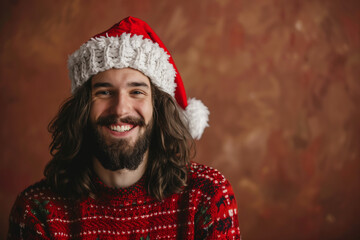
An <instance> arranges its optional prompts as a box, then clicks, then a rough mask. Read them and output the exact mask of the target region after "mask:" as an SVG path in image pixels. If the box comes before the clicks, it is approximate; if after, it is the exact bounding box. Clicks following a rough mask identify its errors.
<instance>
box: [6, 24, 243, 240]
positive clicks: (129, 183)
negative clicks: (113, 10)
mask: <svg viewBox="0 0 360 240" xmlns="http://www.w3.org/2000/svg"><path fill="white" fill-rule="evenodd" d="M68 67H69V72H70V74H69V76H70V79H71V81H72V96H71V97H70V98H69V99H68V100H67V101H66V102H65V103H64V104H63V106H62V107H61V109H60V110H59V113H58V114H57V116H56V117H55V118H54V119H53V121H52V122H51V123H50V125H49V131H50V132H51V133H52V138H53V140H52V143H51V145H50V147H51V154H52V156H53V159H52V160H51V161H50V162H49V163H48V165H47V166H46V168H45V171H44V175H45V178H44V179H43V180H41V181H40V182H38V183H35V184H34V185H32V186H30V187H28V188H27V189H25V190H24V191H23V192H22V193H21V194H20V195H19V196H18V198H17V199H16V202H15V204H14V206H13V209H12V212H11V215H10V226H9V233H8V239H138V240H141V239H143V240H145V239H240V230H239V224H238V219H237V207H236V201H235V198H234V193H233V190H232V188H231V186H230V184H229V182H228V181H227V180H226V179H225V178H224V176H223V175H221V173H219V172H218V171H217V170H215V169H213V168H210V167H207V166H204V165H201V164H197V163H195V162H193V161H191V158H192V157H193V155H194V154H193V153H194V140H193V139H199V138H200V137H201V135H202V133H203V131H204V128H205V127H207V126H208V124H207V122H208V114H209V112H208V109H207V108H206V107H205V106H204V105H203V104H202V102H201V101H199V100H196V99H189V100H188V99H187V98H186V94H185V90H184V86H183V83H182V80H181V77H180V74H179V72H178V71H177V68H176V66H175V63H174V61H173V59H172V57H171V55H170V53H169V52H168V50H167V49H166V47H165V46H164V44H163V43H162V42H161V41H160V39H159V38H158V36H157V35H156V34H155V33H154V32H153V30H152V29H151V28H150V27H149V26H148V25H147V24H146V23H145V22H143V21H142V20H140V19H137V18H133V17H128V18H125V19H124V20H122V21H121V22H119V23H117V24H115V25H114V26H113V27H111V28H110V29H108V30H107V31H105V32H103V33H100V34H98V35H96V36H94V37H93V38H91V39H90V40H89V41H88V42H86V43H85V44H83V45H82V46H81V47H80V49H79V50H77V51H75V52H74V53H73V54H72V55H71V56H70V57H69V62H68Z"/></svg>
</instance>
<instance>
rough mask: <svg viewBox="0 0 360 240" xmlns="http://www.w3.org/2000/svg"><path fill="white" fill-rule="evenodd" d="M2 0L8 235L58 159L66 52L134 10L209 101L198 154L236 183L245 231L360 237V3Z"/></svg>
mask: <svg viewBox="0 0 360 240" xmlns="http://www.w3.org/2000/svg"><path fill="white" fill-rule="evenodd" d="M0 4H1V5H0V6H1V10H0V11H1V15H0V32H1V34H0V42H1V46H0V53H1V56H0V90H1V94H0V104H1V105H0V106H1V117H0V148H1V150H0V211H1V215H0V238H3V236H5V232H6V230H7V221H8V220H7V218H8V214H9V211H10V208H11V205H12V203H13V201H14V199H15V197H16V195H17V194H18V193H19V192H20V191H21V190H23V189H24V187H25V186H27V185H29V184H31V183H33V182H34V181H36V180H38V179H40V178H41V177H42V170H43V167H44V166H45V164H46V162H47V161H48V160H49V159H50V155H49V153H48V144H49V143H50V136H49V134H48V133H47V130H46V126H47V124H48V122H49V121H50V120H51V118H52V117H53V116H54V114H55V113H56V112H57V110H58V107H59V104H60V103H61V102H62V101H63V100H64V99H65V98H66V97H67V96H69V91H70V83H69V80H68V78H67V70H66V59H67V56H68V55H69V54H70V53H72V52H73V51H74V50H76V49H77V48H78V47H79V46H80V44H82V43H83V42H84V41H86V40H87V39H88V38H89V37H91V36H92V35H94V34H96V33H98V32H100V31H103V30H105V29H106V28H108V27H110V26H111V25H112V24H113V23H115V22H116V21H119V20H120V19H122V18H124V17H126V16H128V15H133V16H135V17H140V18H142V19H144V20H146V21H147V22H148V23H149V24H150V26H152V27H153V28H154V29H155V31H156V32H157V33H158V35H159V36H160V37H161V38H162V40H163V42H164V43H165V44H166V45H167V47H168V48H169V49H170V51H171V52H172V54H173V57H174V59H175V62H176V63H177V66H178V68H179V70H180V72H181V74H182V77H183V79H184V84H185V87H186V89H187V91H188V94H189V95H190V96H196V97H197V98H199V99H201V100H203V102H204V103H205V104H206V105H207V106H208V107H209V108H210V110H211V116H210V125H211V127H210V128H208V129H207V130H206V132H205V134H204V136H203V138H202V140H201V141H199V142H198V154H197V159H196V160H197V161H198V162H201V163H207V164H208V165H211V166H213V167H216V168H218V169H219V170H220V171H221V172H222V173H223V174H224V175H225V176H226V177H227V178H228V179H229V180H230V182H231V183H232V185H233V188H234V190H235V192H236V197H237V201H238V207H239V220H240V224H241V230H242V234H243V239H245V240H252V239H359V238H360V230H359V229H360V220H359V217H360V207H359V203H360V191H359V190H360V177H359V176H360V174H359V173H360V149H359V146H360V124H359V123H360V111H359V107H358V105H359V103H360V79H359V77H360V49H359V48H360V24H359V23H360V4H359V1H357V0H347V1H345V0H342V1H340V0H301V1H300V0H196V1H193V0H182V1H166V0H164V1H150V0H144V1H120V0H114V1H95V0H88V1H85V0H84V1H79V0H69V1H45V0H34V1H31V4H30V3H29V1H24V0H16V1H15V0H11V1H10V0H7V1H6V0H5V1H4V0H3V1H1V3H0Z"/></svg>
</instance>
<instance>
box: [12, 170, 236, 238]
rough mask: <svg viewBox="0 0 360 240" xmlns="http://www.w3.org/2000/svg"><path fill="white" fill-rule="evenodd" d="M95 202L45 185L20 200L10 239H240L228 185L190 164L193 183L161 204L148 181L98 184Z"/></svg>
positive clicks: (213, 172) (218, 176) (33, 188)
mask: <svg viewBox="0 0 360 240" xmlns="http://www.w3.org/2000/svg"><path fill="white" fill-rule="evenodd" d="M94 184H95V185H96V187H97V188H98V189H99V194H97V195H98V196H100V197H98V198H97V199H93V198H91V197H87V198H84V199H79V200H74V199H69V198H64V197H61V196H60V195H59V194H58V193H56V192H54V191H53V190H52V189H51V188H50V187H49V186H48V185H47V184H46V182H45V181H44V180H42V181H40V182H38V183H36V184H34V185H32V186H30V187H29V188H27V189H26V190H25V191H24V192H22V193H21V194H20V195H19V196H18V197H17V199H16V202H15V204H14V206H13V209H12V211H11V215H10V226H9V233H8V239H136V240H150V239H240V229H239V223H238V218H237V208H236V202H235V198H234V194H233V191H232V188H231V186H230V184H229V182H228V181H227V180H226V179H225V178H224V176H223V175H221V174H220V173H219V172H218V171H217V170H215V169H212V168H210V167H206V166H203V165H200V164H197V163H192V164H191V168H190V173H189V184H188V186H187V187H186V188H184V190H183V191H182V192H181V193H178V194H173V195H171V196H169V197H167V198H165V199H164V200H162V201H158V200H156V199H155V198H153V197H151V196H149V195H148V194H147V191H146V184H145V179H144V178H142V179H141V180H139V181H138V182H137V183H136V184H134V185H133V186H131V187H128V188H123V189H114V188H109V187H106V186H105V185H104V184H103V183H102V182H101V181H100V180H94Z"/></svg>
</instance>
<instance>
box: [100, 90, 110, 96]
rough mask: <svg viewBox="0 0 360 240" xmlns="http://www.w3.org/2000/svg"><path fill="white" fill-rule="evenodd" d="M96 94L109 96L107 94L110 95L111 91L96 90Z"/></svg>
mask: <svg viewBox="0 0 360 240" xmlns="http://www.w3.org/2000/svg"><path fill="white" fill-rule="evenodd" d="M96 95H97V96H109V95H111V92H110V91H98V92H96Z"/></svg>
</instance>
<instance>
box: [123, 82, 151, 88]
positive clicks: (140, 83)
mask: <svg viewBox="0 0 360 240" xmlns="http://www.w3.org/2000/svg"><path fill="white" fill-rule="evenodd" d="M127 85H128V86H129V87H146V88H150V87H149V85H148V84H147V83H145V82H129V83H128V84H127Z"/></svg>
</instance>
